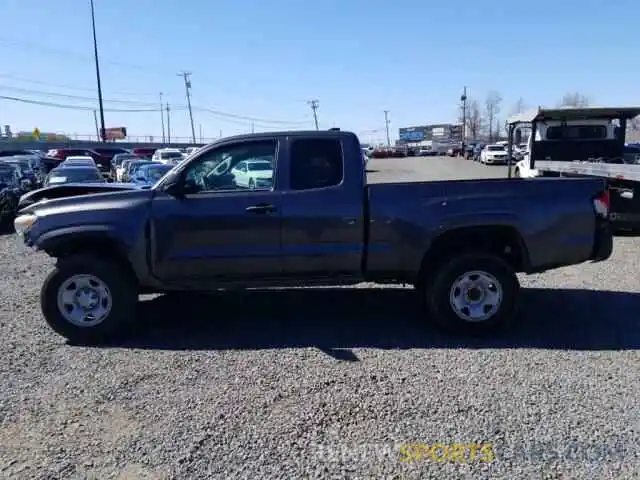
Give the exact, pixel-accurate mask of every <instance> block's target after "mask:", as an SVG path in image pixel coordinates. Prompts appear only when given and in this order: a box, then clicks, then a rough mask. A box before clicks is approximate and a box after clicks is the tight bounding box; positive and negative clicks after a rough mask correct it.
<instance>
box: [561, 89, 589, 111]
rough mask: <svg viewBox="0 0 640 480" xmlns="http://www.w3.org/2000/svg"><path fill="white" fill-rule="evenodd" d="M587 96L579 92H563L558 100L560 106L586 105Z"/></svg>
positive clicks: (587, 103) (587, 102)
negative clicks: (562, 95)
mask: <svg viewBox="0 0 640 480" xmlns="http://www.w3.org/2000/svg"><path fill="white" fill-rule="evenodd" d="M590 103H591V102H589V98H588V97H587V96H586V95H583V94H582V93H579V92H572V93H571V92H570V93H565V94H564V97H562V100H561V101H560V106H561V107H588V106H589V104H590Z"/></svg>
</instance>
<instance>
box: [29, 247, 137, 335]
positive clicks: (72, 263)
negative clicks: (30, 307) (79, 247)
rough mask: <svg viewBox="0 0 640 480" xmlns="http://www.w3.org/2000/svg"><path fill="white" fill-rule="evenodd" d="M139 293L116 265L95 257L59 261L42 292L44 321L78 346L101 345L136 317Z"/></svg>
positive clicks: (41, 301) (82, 256)
mask: <svg viewBox="0 0 640 480" xmlns="http://www.w3.org/2000/svg"><path fill="white" fill-rule="evenodd" d="M137 301H138V290H137V286H136V284H135V282H134V281H133V280H132V279H131V276H130V275H129V273H128V272H126V271H124V269H123V268H121V267H120V266H119V265H117V263H114V262H107V261H105V260H103V259H101V258H99V257H96V256H92V255H77V256H73V257H69V258H66V259H63V260H60V261H59V263H58V265H57V266H56V268H55V269H54V271H53V272H51V273H50V274H49V276H48V277H47V279H46V280H45V282H44V284H43V285H42V289H41V292H40V306H41V309H42V314H43V315H44V318H45V321H46V322H47V323H48V324H49V326H50V327H51V328H52V329H53V330H54V331H55V332H56V333H58V334H59V335H62V336H63V337H65V338H66V339H67V340H69V341H70V342H72V343H76V344H83V345H91V344H100V343H102V342H105V341H107V340H109V339H110V338H112V337H113V336H114V335H115V334H116V333H117V332H118V331H119V330H120V329H121V327H122V326H123V325H124V324H125V322H126V321H128V320H130V319H131V318H133V316H134V315H135V308H136V304H137Z"/></svg>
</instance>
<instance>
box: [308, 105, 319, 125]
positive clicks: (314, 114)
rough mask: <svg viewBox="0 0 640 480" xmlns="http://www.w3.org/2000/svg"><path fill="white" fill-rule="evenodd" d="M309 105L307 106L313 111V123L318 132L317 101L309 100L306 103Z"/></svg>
mask: <svg viewBox="0 0 640 480" xmlns="http://www.w3.org/2000/svg"><path fill="white" fill-rule="evenodd" d="M307 103H308V104H309V106H310V107H311V110H313V121H314V122H315V124H316V130H320V128H319V127H318V104H319V102H318V100H309V101H308V102H307Z"/></svg>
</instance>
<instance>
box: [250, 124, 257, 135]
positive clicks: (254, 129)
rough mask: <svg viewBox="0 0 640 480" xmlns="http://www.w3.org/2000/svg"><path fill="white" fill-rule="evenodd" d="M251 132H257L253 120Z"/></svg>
mask: <svg viewBox="0 0 640 480" xmlns="http://www.w3.org/2000/svg"><path fill="white" fill-rule="evenodd" d="M251 133H256V127H255V124H254V123H253V122H251Z"/></svg>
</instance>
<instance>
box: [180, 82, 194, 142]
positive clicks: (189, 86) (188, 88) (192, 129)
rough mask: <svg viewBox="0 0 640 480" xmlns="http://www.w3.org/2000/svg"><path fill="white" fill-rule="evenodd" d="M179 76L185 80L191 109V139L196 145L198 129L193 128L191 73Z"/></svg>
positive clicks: (188, 103) (188, 104)
mask: <svg viewBox="0 0 640 480" xmlns="http://www.w3.org/2000/svg"><path fill="white" fill-rule="evenodd" d="M178 76H179V77H182V78H184V89H185V91H186V93H187V106H188V107H189V118H190V119H191V138H192V139H193V143H196V128H195V127H194V126H193V110H192V109H191V80H189V77H191V72H181V73H179V74H178Z"/></svg>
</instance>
